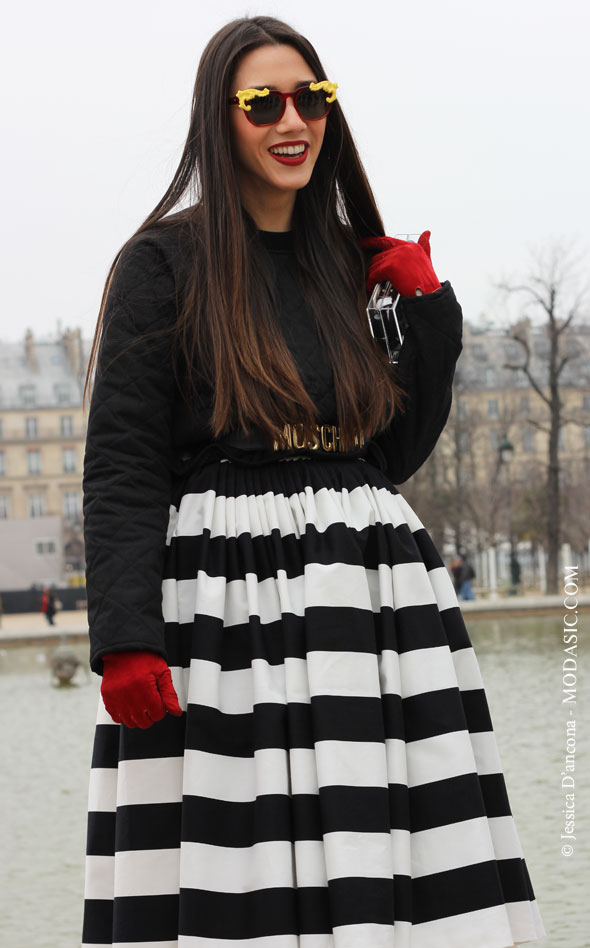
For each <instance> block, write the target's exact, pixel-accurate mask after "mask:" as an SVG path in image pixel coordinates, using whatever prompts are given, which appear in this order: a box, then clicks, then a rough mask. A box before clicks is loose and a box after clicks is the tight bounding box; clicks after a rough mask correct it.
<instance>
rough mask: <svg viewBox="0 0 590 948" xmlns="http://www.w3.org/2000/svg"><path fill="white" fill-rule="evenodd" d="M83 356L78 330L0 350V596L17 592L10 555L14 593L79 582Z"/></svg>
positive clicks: (30, 338) (81, 560)
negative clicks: (15, 564)
mask: <svg viewBox="0 0 590 948" xmlns="http://www.w3.org/2000/svg"><path fill="white" fill-rule="evenodd" d="M88 351H89V346H85V345H84V343H83V341H82V338H81V334H80V330H79V329H74V330H69V329H68V330H66V331H65V332H58V333H57V334H56V335H55V336H53V337H51V338H45V339H35V338H34V336H33V333H32V332H31V331H30V330H28V331H27V332H26V333H25V336H24V339H23V341H22V342H9V343H2V344H1V345H0V543H1V546H2V557H1V558H0V589H2V588H4V589H6V588H15V585H14V582H15V571H14V569H13V568H11V567H10V562H9V561H10V559H11V557H10V555H9V553H10V550H12V551H13V553H14V558H16V560H17V561H18V563H19V571H18V572H19V575H20V588H28V587H29V586H30V585H31V584H38V583H45V582H55V583H63V582H64V581H66V582H67V581H68V580H69V581H70V582H75V581H76V578H77V579H78V580H79V581H81V580H82V577H83V569H84V551H83V540H82V483H81V482H82V468H83V460H84V440H85V433H86V413H85V412H83V411H82V388H83V381H84V374H85V371H86V364H87V359H88ZM3 525H4V526H3ZM17 547H18V551H17V550H16V548H17ZM17 552H18V555H17ZM24 563H28V564H29V566H28V569H27V570H25V569H24V566H23V564H24ZM2 564H3V565H2Z"/></svg>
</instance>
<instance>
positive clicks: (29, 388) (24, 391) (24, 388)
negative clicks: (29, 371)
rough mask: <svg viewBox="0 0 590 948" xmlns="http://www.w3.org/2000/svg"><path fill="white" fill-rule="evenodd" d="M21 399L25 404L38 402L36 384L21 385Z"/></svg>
mask: <svg viewBox="0 0 590 948" xmlns="http://www.w3.org/2000/svg"><path fill="white" fill-rule="evenodd" d="M18 394H19V400H20V401H21V403H22V404H23V405H25V406H29V405H36V404H37V389H36V388H35V386H34V385H20V386H19V389H18Z"/></svg>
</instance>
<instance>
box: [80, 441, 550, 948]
mask: <svg viewBox="0 0 590 948" xmlns="http://www.w3.org/2000/svg"><path fill="white" fill-rule="evenodd" d="M162 607H163V614H164V619H165V623H166V638H167V653H168V662H169V665H170V667H171V670H172V678H173V681H174V685H175V688H176V691H177V694H178V697H179V701H180V704H181V707H182V708H183V711H184V714H183V716H182V718H175V717H172V716H170V715H166V717H165V718H164V719H163V720H162V721H161V722H158V723H156V724H154V725H153V726H152V727H150V728H149V729H147V730H140V729H137V728H134V729H128V728H126V727H125V726H124V725H118V724H115V723H114V722H113V721H112V720H111V718H110V716H109V715H108V713H107V712H106V710H105V708H104V705H103V704H102V700H100V701H99V708H98V717H97V724H96V734H95V740H94V748H93V756H92V766H91V771H90V790H89V816H88V842H87V857H86V883H85V903H84V922H83V937H82V942H83V948H91V946H97V945H110V946H115V945H116V946H118V948H131V946H133V948H148V946H149V948H508V946H513V945H517V944H521V943H524V942H528V941H535V940H536V939H539V938H542V937H543V936H544V935H545V929H544V927H543V922H542V919H541V916H540V913H539V910H538V906H537V903H536V900H535V896H534V892H533V888H532V885H531V881H530V878H529V873H528V871H527V866H526V863H525V860H524V858H523V852H522V849H521V845H520V842H519V839H518V835H517V830H516V826H515V822H514V818H513V816H512V813H511V809H510V805H509V800H508V796H507V791H506V786H505V781H504V776H503V773H502V767H501V763H500V759H499V755H498V749H497V745H496V740H495V736H494V731H493V726H492V721H491V719H490V713H489V708H488V704H487V701H486V696H485V691H484V686H483V683H482V679H481V675H480V670H479V666H478V663H477V660H476V656H475V654H474V652H473V648H472V645H471V642H470V639H469V636H468V633H467V629H466V627H465V623H464V621H463V618H462V614H461V610H460V607H459V604H458V602H457V597H456V594H455V590H454V588H453V584H452V581H451V578H450V576H449V573H448V571H447V569H446V568H445V566H444V564H443V562H442V560H441V557H440V555H439V553H438V551H437V549H436V548H435V546H434V544H433V541H432V539H431V537H430V535H429V533H428V532H427V530H426V529H425V527H424V526H423V524H422V523H421V521H420V519H419V517H418V516H417V514H416V513H415V512H414V510H413V509H412V508H411V507H410V505H409V504H408V503H407V502H406V501H405V499H404V498H403V496H402V494H401V493H400V492H399V491H398V490H397V489H396V488H395V487H394V486H393V485H392V484H391V482H390V481H389V480H388V479H387V478H386V477H385V475H384V474H383V473H382V472H381V471H379V470H378V469H377V468H375V467H373V466H372V465H371V464H369V463H367V462H365V461H364V460H362V459H353V460H348V459H346V460H344V459H342V460H338V461H335V460H331V461H329V462H328V461H325V460H320V459H312V460H309V459H302V458H299V459H295V460H288V461H274V462H272V463H269V464H267V465H264V466H261V467H258V468H252V467H246V466H244V465H240V464H236V463H234V462H232V461H226V460H222V461H217V462H215V463H212V464H209V465H207V466H206V467H204V468H203V469H202V470H200V471H199V472H198V473H196V474H194V475H192V476H191V477H190V478H189V479H188V480H187V481H186V483H185V485H184V488H183V491H182V492H181V493H180V495H179V497H178V499H177V500H175V503H173V504H172V505H171V507H170V518H169V530H168V536H167V545H166V560H165V571H164V577H163V582H162Z"/></svg>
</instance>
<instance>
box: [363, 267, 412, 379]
mask: <svg viewBox="0 0 590 948" xmlns="http://www.w3.org/2000/svg"><path fill="white" fill-rule="evenodd" d="M399 299H400V294H399V293H398V292H397V290H396V289H394V287H393V286H392V285H391V283H390V282H389V281H388V280H386V281H385V283H377V284H376V286H375V289H374V290H373V292H372V293H371V299H370V300H369V302H368V305H367V318H368V320H369V328H370V330H371V335H372V336H373V339H374V340H375V341H376V342H377V343H378V344H379V345H380V346H381V347H382V348H383V349H385V352H386V353H387V357H388V359H389V361H390V363H391V365H397V363H398V361H399V353H400V349H401V347H402V345H403V342H404V333H405V331H406V328H407V325H408V321H407V319H406V318H405V316H404V315H403V313H402V312H399V313H398V312H397V306H398V303H399Z"/></svg>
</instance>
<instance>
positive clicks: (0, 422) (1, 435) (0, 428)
mask: <svg viewBox="0 0 590 948" xmlns="http://www.w3.org/2000/svg"><path fill="white" fill-rule="evenodd" d="M2 437H4V436H3V433H2V419H1V418H0V438H2Z"/></svg>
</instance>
